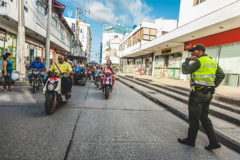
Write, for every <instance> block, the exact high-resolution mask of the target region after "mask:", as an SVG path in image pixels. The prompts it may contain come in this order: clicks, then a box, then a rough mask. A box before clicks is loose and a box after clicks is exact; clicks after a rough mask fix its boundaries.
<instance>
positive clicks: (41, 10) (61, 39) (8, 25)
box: [0, 0, 71, 71]
mask: <svg viewBox="0 0 240 160" xmlns="http://www.w3.org/2000/svg"><path fill="white" fill-rule="evenodd" d="M5 2H6V3H3V4H4V5H1V6H0V70H2V59H1V58H2V54H3V53H6V52H10V53H12V59H11V61H12V62H13V63H14V65H13V67H14V70H17V71H19V68H18V53H17V50H16V49H17V33H18V3H19V1H10V0H9V1H5ZM27 2H28V3H25V7H24V10H25V11H24V12H25V15H24V16H25V38H26V40H25V41H26V43H25V65H26V66H28V65H29V64H30V63H31V62H32V61H33V60H34V57H36V56H38V57H41V59H42V61H43V62H45V41H46V28H47V16H46V6H47V4H46V1H45V0H39V1H35V0H28V1H27ZM64 10H65V6H64V5H62V4H61V3H59V2H58V1H56V0H53V2H52V20H51V35H50V48H51V49H50V53H49V54H50V64H52V63H54V62H55V61H56V60H57V56H58V55H59V54H61V53H62V52H66V53H70V42H71V28H70V27H69V25H68V24H67V23H66V20H65V19H64V17H63V16H62V14H63V12H64Z"/></svg>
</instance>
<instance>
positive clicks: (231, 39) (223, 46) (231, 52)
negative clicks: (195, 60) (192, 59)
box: [184, 28, 240, 87]
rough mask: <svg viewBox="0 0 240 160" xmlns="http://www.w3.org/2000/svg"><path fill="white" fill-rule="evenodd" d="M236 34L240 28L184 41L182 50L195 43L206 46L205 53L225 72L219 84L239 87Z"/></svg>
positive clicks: (239, 48) (239, 39) (239, 57)
mask: <svg viewBox="0 0 240 160" xmlns="http://www.w3.org/2000/svg"><path fill="white" fill-rule="evenodd" d="M236 35H240V28H238V29H234V30H230V31H226V32H223V33H219V34H216V35H212V36H208V37H204V38H200V39H196V40H193V41H189V42H186V43H185V47H184V50H185V51H187V50H188V49H190V48H192V47H193V45H195V44H203V45H204V46H205V47H206V52H205V53H206V54H207V55H208V56H209V57H212V59H213V60H215V61H216V62H217V63H218V64H219V66H220V67H221V68H222V69H223V71H224V73H225V79H224V80H223V82H222V83H221V85H226V86H233V87H239V83H240V81H239V79H240V36H236ZM190 54H191V53H189V55H190ZM188 79H189V77H188Z"/></svg>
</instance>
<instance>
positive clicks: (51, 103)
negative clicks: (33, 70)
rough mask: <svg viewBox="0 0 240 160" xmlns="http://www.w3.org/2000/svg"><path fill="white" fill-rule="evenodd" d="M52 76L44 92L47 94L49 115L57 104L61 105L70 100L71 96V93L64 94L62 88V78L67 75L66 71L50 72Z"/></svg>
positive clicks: (46, 106) (46, 100) (46, 105)
mask: <svg viewBox="0 0 240 160" xmlns="http://www.w3.org/2000/svg"><path fill="white" fill-rule="evenodd" d="M49 75H50V77H51V78H49V79H48V80H47V82H46V84H45V86H44V88H43V93H44V95H45V112H46V113H47V114H48V115H51V114H52V113H53V112H54V110H55V108H56V105H59V104H61V103H63V102H66V101H68V99H70V98H71V95H66V96H65V95H63V94H62V92H63V88H62V79H61V78H60V77H63V76H64V75H66V73H60V74H59V73H57V72H49Z"/></svg>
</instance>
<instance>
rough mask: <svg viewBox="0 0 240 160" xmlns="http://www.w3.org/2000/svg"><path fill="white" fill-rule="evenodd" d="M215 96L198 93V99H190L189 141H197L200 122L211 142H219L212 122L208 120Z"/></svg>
mask: <svg viewBox="0 0 240 160" xmlns="http://www.w3.org/2000/svg"><path fill="white" fill-rule="evenodd" d="M212 98H213V96H212V94H211V93H210V92H209V93H208V94H203V93H202V92H197V95H196V97H191V96H190V97H189V101H188V111H189V130H188V139H189V140H191V141H195V139H196V137H197V132H198V128H199V120H200V121H201V124H202V126H203V128H204V130H205V131H206V133H207V136H208V139H209V141H210V142H217V138H216V135H215V133H214V129H213V125H212V122H211V120H210V119H209V118H208V110H209V105H210V102H211V100H212Z"/></svg>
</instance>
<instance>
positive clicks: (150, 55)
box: [142, 53, 152, 58]
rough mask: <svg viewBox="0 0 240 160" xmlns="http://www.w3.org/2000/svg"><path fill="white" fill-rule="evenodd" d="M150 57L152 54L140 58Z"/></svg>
mask: <svg viewBox="0 0 240 160" xmlns="http://www.w3.org/2000/svg"><path fill="white" fill-rule="evenodd" d="M147 57H152V53H150V54H147V55H144V56H143V57H142V58H147Z"/></svg>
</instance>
